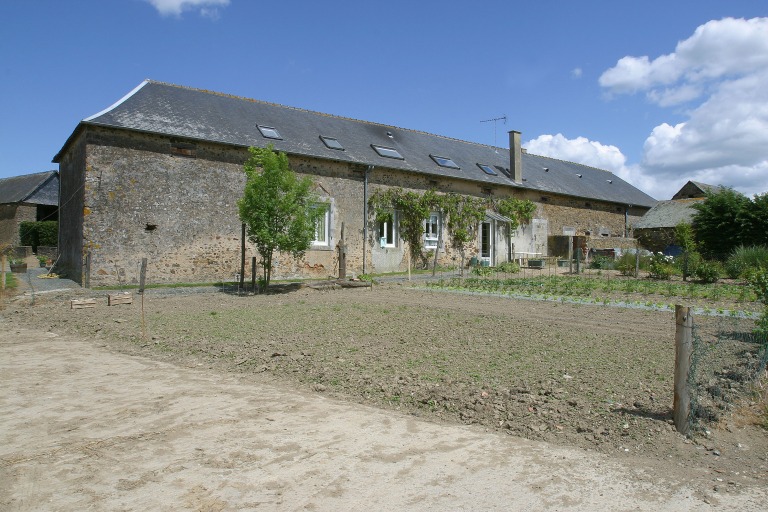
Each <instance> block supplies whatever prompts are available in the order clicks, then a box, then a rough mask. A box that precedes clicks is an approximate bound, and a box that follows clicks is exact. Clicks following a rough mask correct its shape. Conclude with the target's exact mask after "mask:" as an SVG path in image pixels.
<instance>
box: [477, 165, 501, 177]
mask: <svg viewBox="0 0 768 512" xmlns="http://www.w3.org/2000/svg"><path fill="white" fill-rule="evenodd" d="M477 166H478V167H479V168H481V169H482V170H483V172H484V173H485V174H490V175H491V176H498V174H496V171H494V170H493V168H492V167H491V166H490V165H485V164H477Z"/></svg>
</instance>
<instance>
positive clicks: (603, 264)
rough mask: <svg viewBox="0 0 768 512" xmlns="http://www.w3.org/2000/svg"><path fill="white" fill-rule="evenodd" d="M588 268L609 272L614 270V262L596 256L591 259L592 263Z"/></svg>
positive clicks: (605, 257)
mask: <svg viewBox="0 0 768 512" xmlns="http://www.w3.org/2000/svg"><path fill="white" fill-rule="evenodd" d="M589 268H596V269H601V270H611V269H613V268H614V260H613V258H610V257H608V256H603V255H601V254H597V255H595V256H593V257H592V261H590V263H589Z"/></svg>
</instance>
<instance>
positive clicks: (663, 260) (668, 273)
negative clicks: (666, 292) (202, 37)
mask: <svg viewBox="0 0 768 512" xmlns="http://www.w3.org/2000/svg"><path fill="white" fill-rule="evenodd" d="M673 262H674V258H673V257H672V256H664V254H663V253H661V252H658V253H654V255H653V256H651V261H650V262H649V264H648V275H649V276H650V277H651V278H653V279H669V278H670V277H672V275H673V274H674V273H675V267H674V265H673Z"/></svg>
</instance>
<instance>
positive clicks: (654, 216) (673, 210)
mask: <svg viewBox="0 0 768 512" xmlns="http://www.w3.org/2000/svg"><path fill="white" fill-rule="evenodd" d="M703 200H704V198H694V199H674V200H671V201H659V202H658V203H656V206H654V207H653V208H651V209H650V210H648V211H647V212H645V215H643V217H642V218H641V219H640V220H639V221H637V222H636V223H635V226H634V228H635V229H656V228H674V227H675V226H677V225H678V224H680V223H681V222H685V223H688V224H690V223H691V221H692V219H693V215H694V214H695V213H696V210H694V209H693V208H692V205H694V204H696V203H700V202H701V201H703Z"/></svg>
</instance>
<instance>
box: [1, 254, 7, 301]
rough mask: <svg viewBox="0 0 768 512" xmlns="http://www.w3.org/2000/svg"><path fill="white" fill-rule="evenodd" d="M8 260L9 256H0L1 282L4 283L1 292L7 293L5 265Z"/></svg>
mask: <svg viewBox="0 0 768 512" xmlns="http://www.w3.org/2000/svg"><path fill="white" fill-rule="evenodd" d="M6 260H7V256H6V255H5V254H3V255H0V276H1V277H0V281H2V285H0V286H2V287H1V288H0V290H2V291H3V292H5V263H6Z"/></svg>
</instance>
